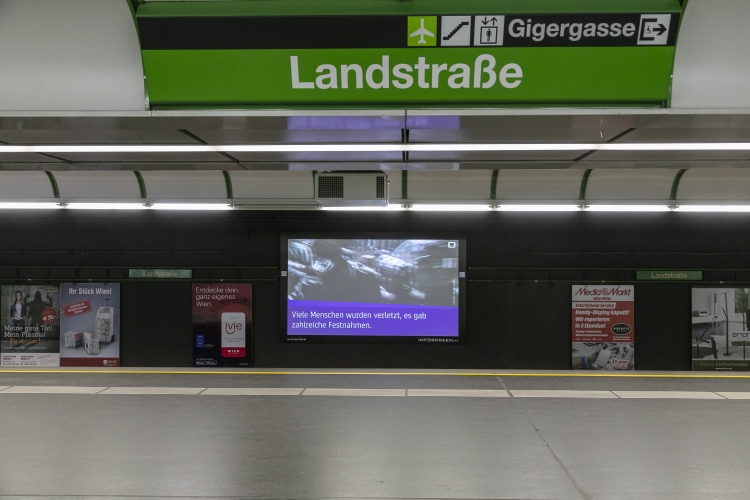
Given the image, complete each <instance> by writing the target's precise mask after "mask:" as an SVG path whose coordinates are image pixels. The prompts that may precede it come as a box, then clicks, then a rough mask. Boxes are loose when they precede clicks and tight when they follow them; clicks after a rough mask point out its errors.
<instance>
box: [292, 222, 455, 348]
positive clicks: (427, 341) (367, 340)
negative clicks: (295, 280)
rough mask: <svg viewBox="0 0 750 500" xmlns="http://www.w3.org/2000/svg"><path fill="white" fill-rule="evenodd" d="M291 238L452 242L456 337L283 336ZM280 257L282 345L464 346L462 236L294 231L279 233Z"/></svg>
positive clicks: (450, 234)
mask: <svg viewBox="0 0 750 500" xmlns="http://www.w3.org/2000/svg"><path fill="white" fill-rule="evenodd" d="M294 239H316V240H323V239H330V240H358V239H379V240H385V239H392V240H456V241H458V242H459V244H458V337H426V338H425V337H416V336H415V337H403V336H366V335H302V336H290V335H288V334H287V326H288V325H287V313H288V307H287V306H288V304H287V300H288V298H287V293H288V288H287V287H288V271H289V269H288V266H287V265H286V264H285V262H288V259H289V240H294ZM280 246H281V254H280V260H279V284H280V289H281V290H280V291H281V307H280V310H281V318H280V319H281V329H280V338H281V341H282V342H284V343H288V344H289V343H290V344H309V343H315V344H320V343H329V344H333V343H335V344H419V345H457V344H458V345H460V344H466V343H467V336H466V281H467V278H466V237H465V235H462V234H456V233H420V232H414V233H412V232H409V233H405V232H377V233H361V232H352V233H340V232H320V233H310V232H294V233H282V234H281V245H280Z"/></svg>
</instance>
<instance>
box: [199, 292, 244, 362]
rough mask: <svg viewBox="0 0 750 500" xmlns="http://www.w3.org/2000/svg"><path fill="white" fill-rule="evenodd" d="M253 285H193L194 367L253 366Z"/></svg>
mask: <svg viewBox="0 0 750 500" xmlns="http://www.w3.org/2000/svg"><path fill="white" fill-rule="evenodd" d="M252 318H253V285H250V284H244V283H243V284H232V283H213V284H194V285H193V363H194V366H218V367H237V366H250V360H251V357H250V345H251V344H250V332H251V331H252V328H251V327H252Z"/></svg>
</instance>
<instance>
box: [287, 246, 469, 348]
mask: <svg viewBox="0 0 750 500" xmlns="http://www.w3.org/2000/svg"><path fill="white" fill-rule="evenodd" d="M283 243H284V244H285V248H283V250H285V251H284V254H285V255H284V257H285V258H286V260H287V276H286V284H285V286H284V284H282V287H283V289H284V291H285V292H286V297H285V299H286V300H285V303H286V313H285V316H284V318H283V320H284V322H285V323H286V339H287V340H288V341H294V342H297V341H347V342H414V343H457V342H459V340H461V338H462V335H461V333H462V330H463V328H462V320H463V317H462V311H463V307H462V302H463V301H462V299H463V293H462V282H463V281H464V279H463V273H464V270H463V265H464V260H465V259H464V258H463V251H464V246H465V245H464V243H463V241H462V240H460V239H396V238H382V239H364V238H362V239H356V238H347V239H343V238H337V239H305V238H291V237H288V238H285V240H284V242H283Z"/></svg>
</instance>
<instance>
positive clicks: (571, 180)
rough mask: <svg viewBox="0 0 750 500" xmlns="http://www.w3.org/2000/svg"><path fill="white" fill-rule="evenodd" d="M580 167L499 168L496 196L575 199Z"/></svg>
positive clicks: (508, 198) (517, 198)
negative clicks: (545, 168)
mask: <svg viewBox="0 0 750 500" xmlns="http://www.w3.org/2000/svg"><path fill="white" fill-rule="evenodd" d="M583 172H584V170H583V169H580V170H572V169H571V170H500V172H498V177H497V191H496V198H497V199H498V200H499V201H503V200H506V201H519V202H521V201H529V202H532V201H544V200H549V201H569V200H576V199H578V195H579V194H580V190H581V179H582V178H583Z"/></svg>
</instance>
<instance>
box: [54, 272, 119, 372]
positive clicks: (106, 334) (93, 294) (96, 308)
mask: <svg viewBox="0 0 750 500" xmlns="http://www.w3.org/2000/svg"><path fill="white" fill-rule="evenodd" d="M60 330H61V331H62V335H61V338H60V366H120V285H119V284H117V283H115V284H112V283H108V284H105V283H63V284H62V285H61V289H60Z"/></svg>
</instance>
